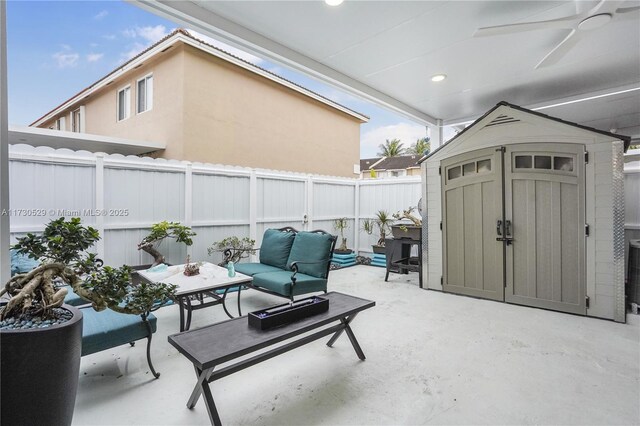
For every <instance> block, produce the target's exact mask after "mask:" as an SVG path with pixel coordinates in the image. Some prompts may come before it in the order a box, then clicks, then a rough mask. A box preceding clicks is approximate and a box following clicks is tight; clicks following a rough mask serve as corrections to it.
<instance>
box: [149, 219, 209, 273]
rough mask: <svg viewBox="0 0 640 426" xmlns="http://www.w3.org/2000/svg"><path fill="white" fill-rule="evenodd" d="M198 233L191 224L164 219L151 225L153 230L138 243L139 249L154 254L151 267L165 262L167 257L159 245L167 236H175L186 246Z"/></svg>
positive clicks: (177, 240)
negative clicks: (192, 228)
mask: <svg viewBox="0 0 640 426" xmlns="http://www.w3.org/2000/svg"><path fill="white" fill-rule="evenodd" d="M195 235H196V233H195V232H193V231H192V230H191V228H190V227H189V226H185V225H182V224H180V222H167V221H166V220H165V221H162V222H158V223H155V224H153V225H152V226H151V232H150V233H149V235H147V236H146V237H144V238H143V239H142V241H140V243H139V244H138V250H143V251H145V252H147V253H149V254H150V255H151V256H153V264H151V267H154V266H157V265H160V264H161V263H165V257H164V255H163V254H162V253H160V251H159V250H158V247H159V246H160V244H162V242H163V241H164V240H165V239H167V238H173V239H175V240H176V242H178V243H184V244H185V245H186V246H190V245H192V244H193V240H192V238H191V237H194V236H195Z"/></svg>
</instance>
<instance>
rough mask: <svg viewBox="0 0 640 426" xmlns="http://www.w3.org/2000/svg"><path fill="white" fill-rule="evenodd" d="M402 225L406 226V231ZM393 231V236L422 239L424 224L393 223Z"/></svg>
mask: <svg viewBox="0 0 640 426" xmlns="http://www.w3.org/2000/svg"><path fill="white" fill-rule="evenodd" d="M401 227H406V231H404V230H402V229H401ZM391 233H392V235H393V238H397V239H400V238H409V239H411V240H420V239H422V226H415V225H393V226H391Z"/></svg>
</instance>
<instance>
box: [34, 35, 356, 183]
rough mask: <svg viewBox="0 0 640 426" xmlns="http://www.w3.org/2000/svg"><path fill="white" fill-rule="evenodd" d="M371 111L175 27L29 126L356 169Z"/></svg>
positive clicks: (309, 168)
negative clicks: (362, 127) (366, 112)
mask: <svg viewBox="0 0 640 426" xmlns="http://www.w3.org/2000/svg"><path fill="white" fill-rule="evenodd" d="M367 121H368V117H366V116H364V115H362V114H360V113H358V112H356V111H353V110H351V109H349V108H347V107H345V106H343V105H340V104H338V103H337V102H334V101H332V100H331V99H328V98H325V97H323V96H321V95H319V94H317V93H315V92H313V91H311V90H309V89H306V88H304V87H302V86H299V85H297V84H295V83H292V82H290V81H288V80H286V79H284V78H282V77H280V76H278V75H276V74H273V73H271V72H270V71H268V70H265V69H263V68H260V67H258V66H256V65H253V64H251V63H249V62H246V61H244V60H242V59H240V58H237V57H235V56H233V55H231V54H229V53H227V52H225V51H223V50H220V49H218V48H216V47H214V46H211V45H209V44H207V43H205V42H203V41H201V40H199V39H197V38H195V37H193V36H192V35H191V34H190V33H189V32H188V31H186V30H182V29H178V30H176V31H174V32H172V33H171V34H169V35H168V36H167V37H165V38H163V39H162V40H160V41H159V42H157V43H156V44H154V45H153V46H151V47H149V48H148V49H146V50H145V51H143V52H142V53H140V54H139V55H138V56H136V57H134V58H133V59H131V60H130V61H128V62H126V63H125V64H123V65H121V66H119V67H118V68H117V69H115V70H114V71H112V72H111V73H109V74H108V75H106V76H105V77H103V78H102V79H100V80H98V81H97V82H95V83H94V84H92V85H91V86H89V87H88V88H86V89H84V90H82V91H81V92H80V93H78V94H76V95H74V96H73V97H72V98H70V99H69V100H67V101H64V102H63V103H62V104H61V105H60V106H58V107H56V108H54V109H53V110H51V111H50V112H48V113H46V114H45V115H44V116H42V117H41V118H39V119H37V120H36V121H34V122H33V123H32V124H31V126H35V127H41V128H49V129H57V130H66V131H70V132H80V133H88V134H95V135H104V136H111V137H117V138H126V139H133V140H141V141H150V142H161V143H164V144H165V145H166V149H164V150H161V151H158V152H155V153H154V154H153V155H154V156H156V157H162V158H168V159H177V160H189V161H198V162H209V163H218V164H228V165H237V166H246V167H256V168H266V169H276V170H286V171H294V172H302V173H314V174H324V175H335V176H346V177H354V174H355V175H357V173H358V170H357V167H358V159H359V152H360V125H361V124H362V123H365V122H367Z"/></svg>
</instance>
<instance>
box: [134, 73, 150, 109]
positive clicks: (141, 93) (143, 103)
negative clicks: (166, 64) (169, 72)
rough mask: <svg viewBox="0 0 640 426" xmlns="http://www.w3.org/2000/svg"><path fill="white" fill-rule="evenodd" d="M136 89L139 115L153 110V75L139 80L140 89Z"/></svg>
mask: <svg viewBox="0 0 640 426" xmlns="http://www.w3.org/2000/svg"><path fill="white" fill-rule="evenodd" d="M136 89H137V92H138V93H137V99H138V101H137V105H138V108H137V111H138V114H140V113H141V112H145V111H149V110H150V109H151V108H153V75H151V74H150V75H148V76H146V77H143V78H141V79H140V80H138V87H137V88H136Z"/></svg>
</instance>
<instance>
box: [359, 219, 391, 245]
mask: <svg viewBox="0 0 640 426" xmlns="http://www.w3.org/2000/svg"><path fill="white" fill-rule="evenodd" d="M393 222H394V220H393V218H392V217H391V215H390V214H389V213H388V212H387V211H385V210H378V212H377V213H376V216H375V218H373V219H365V220H364V221H363V223H362V229H363V230H364V231H365V232H366V233H367V234H369V235H371V234H373V231H374V230H375V228H378V233H379V238H378V242H377V243H376V244H375V245H373V246H372V247H373V252H374V253H384V245H385V243H384V241H385V239H386V238H387V232H389V231H391V225H392V224H393Z"/></svg>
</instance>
